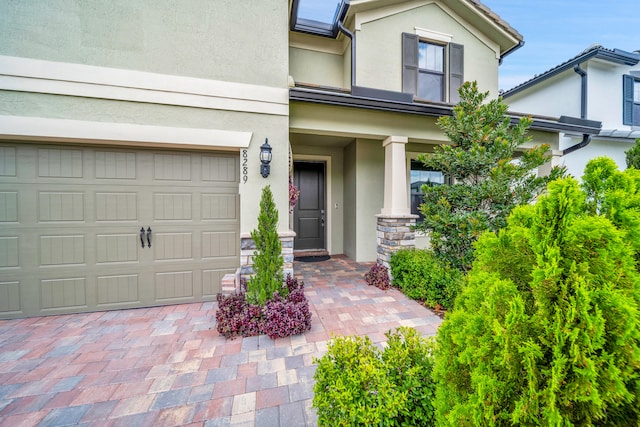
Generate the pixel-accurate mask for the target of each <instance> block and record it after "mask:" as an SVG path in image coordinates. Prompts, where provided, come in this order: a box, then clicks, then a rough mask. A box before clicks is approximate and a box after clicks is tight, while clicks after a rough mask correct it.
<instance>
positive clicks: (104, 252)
mask: <svg viewBox="0 0 640 427" xmlns="http://www.w3.org/2000/svg"><path fill="white" fill-rule="evenodd" d="M138 238H139V237H138V235H137V234H134V233H131V234H98V235H97V236H96V262H97V263H99V264H100V263H109V262H132V261H138Z"/></svg>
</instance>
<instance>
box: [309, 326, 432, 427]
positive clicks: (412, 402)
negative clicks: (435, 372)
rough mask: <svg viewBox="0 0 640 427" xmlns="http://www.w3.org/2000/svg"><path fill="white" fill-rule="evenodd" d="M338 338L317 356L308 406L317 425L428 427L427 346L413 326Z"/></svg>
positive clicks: (428, 374) (429, 421)
mask: <svg viewBox="0 0 640 427" xmlns="http://www.w3.org/2000/svg"><path fill="white" fill-rule="evenodd" d="M386 336H387V338H388V346H387V348H385V349H384V351H382V352H381V351H380V350H378V348H377V347H376V346H374V345H373V344H372V343H371V340H370V339H369V337H366V336H365V337H364V338H363V337H358V336H352V337H337V338H334V339H333V340H332V341H331V343H330V344H329V348H328V350H327V353H326V354H325V355H324V356H323V357H322V358H321V359H320V360H316V362H317V363H318V368H317V370H316V373H315V376H314V378H315V381H316V383H315V385H314V389H313V390H314V397H313V406H314V407H315V408H317V410H318V425H320V426H401V425H402V426H418V425H420V426H429V425H432V421H433V407H432V403H431V402H432V396H433V394H434V391H433V382H432V380H431V370H432V361H431V357H430V352H431V348H430V345H429V343H428V341H427V340H425V339H424V338H422V337H420V336H419V335H418V333H417V332H416V331H415V330H414V329H410V328H399V329H397V330H396V331H395V332H387V334H386Z"/></svg>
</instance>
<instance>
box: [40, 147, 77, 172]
mask: <svg viewBox="0 0 640 427" xmlns="http://www.w3.org/2000/svg"><path fill="white" fill-rule="evenodd" d="M38 176H39V177H41V178H47V177H49V178H82V177H83V162H82V151H80V150H65V149H58V148H40V149H39V150H38Z"/></svg>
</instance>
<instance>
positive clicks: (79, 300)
mask: <svg viewBox="0 0 640 427" xmlns="http://www.w3.org/2000/svg"><path fill="white" fill-rule="evenodd" d="M86 294H87V289H86V279H85V278H84V277H71V278H64V279H48V280H42V281H41V282H40V296H41V306H42V308H43V309H44V310H47V309H72V308H84V307H87V298H86Z"/></svg>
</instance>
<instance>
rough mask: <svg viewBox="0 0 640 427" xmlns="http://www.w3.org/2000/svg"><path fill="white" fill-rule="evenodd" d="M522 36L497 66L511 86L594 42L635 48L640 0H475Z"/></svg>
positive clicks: (639, 42) (639, 44)
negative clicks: (521, 40)
mask: <svg viewBox="0 0 640 427" xmlns="http://www.w3.org/2000/svg"><path fill="white" fill-rule="evenodd" d="M480 1H482V3H484V4H485V5H486V6H488V7H489V8H490V9H491V10H493V11H494V12H495V13H496V14H498V15H500V17H501V18H502V19H504V20H505V21H507V22H508V23H509V24H510V25H511V26H512V27H514V28H515V29H516V30H518V32H519V33H520V34H522V35H523V36H524V41H525V45H524V47H522V48H520V49H519V50H516V51H515V52H513V53H512V54H511V55H509V56H507V57H506V58H505V59H504V61H503V62H502V65H501V66H500V83H499V84H500V88H501V89H505V90H506V89H510V88H512V87H513V86H515V85H517V84H519V83H522V82H524V81H526V80H528V79H530V78H532V77H534V76H535V75H536V74H541V73H543V72H544V71H547V70H548V69H550V68H553V67H555V66H556V65H559V64H561V63H562V62H565V61H567V60H568V59H571V58H573V57H574V56H576V55H577V54H579V53H580V52H582V51H583V50H585V49H586V48H588V47H589V46H591V45H592V44H594V43H599V44H601V45H602V46H604V47H606V48H608V49H614V48H617V49H622V50H626V51H629V52H633V51H635V50H640V0H582V1H580V0H565V1H560V0H534V1H531V0H480Z"/></svg>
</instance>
